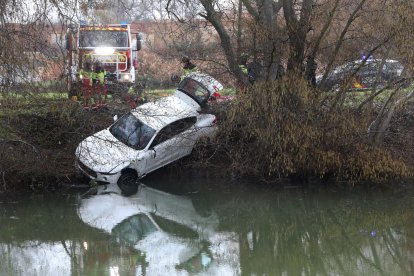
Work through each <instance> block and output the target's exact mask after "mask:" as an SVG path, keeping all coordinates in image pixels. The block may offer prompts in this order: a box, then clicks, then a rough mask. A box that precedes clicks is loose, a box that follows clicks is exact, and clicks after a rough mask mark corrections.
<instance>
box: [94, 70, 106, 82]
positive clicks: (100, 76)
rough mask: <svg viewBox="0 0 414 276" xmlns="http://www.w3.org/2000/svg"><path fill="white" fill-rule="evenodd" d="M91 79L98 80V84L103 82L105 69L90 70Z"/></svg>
mask: <svg viewBox="0 0 414 276" xmlns="http://www.w3.org/2000/svg"><path fill="white" fill-rule="evenodd" d="M92 79H94V80H98V81H99V83H100V84H104V83H105V71H104V70H103V71H100V72H92Z"/></svg>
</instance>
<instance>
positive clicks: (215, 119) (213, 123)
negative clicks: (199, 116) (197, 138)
mask: <svg viewBox="0 0 414 276" xmlns="http://www.w3.org/2000/svg"><path fill="white" fill-rule="evenodd" d="M215 124H217V118H214V120H213V122H211V125H212V126H214V125H215Z"/></svg>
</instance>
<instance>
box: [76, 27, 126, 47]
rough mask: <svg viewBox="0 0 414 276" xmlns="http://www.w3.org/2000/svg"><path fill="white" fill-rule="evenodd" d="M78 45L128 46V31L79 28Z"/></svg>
mask: <svg viewBox="0 0 414 276" xmlns="http://www.w3.org/2000/svg"><path fill="white" fill-rule="evenodd" d="M79 47H128V32H125V31H109V30H81V31H80V35H79Z"/></svg>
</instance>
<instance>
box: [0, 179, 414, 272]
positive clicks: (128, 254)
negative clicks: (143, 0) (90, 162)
mask: <svg viewBox="0 0 414 276" xmlns="http://www.w3.org/2000/svg"><path fill="white" fill-rule="evenodd" d="M143 180H144V181H143V182H142V184H141V185H140V187H139V189H138V192H137V193H136V194H134V195H132V196H128V197H125V196H122V195H121V194H120V191H119V190H118V188H117V187H116V186H115V185H112V186H111V185H109V186H106V187H105V186H100V187H98V189H97V190H96V191H90V192H89V193H86V194H85V191H75V192H71V193H65V194H62V195H59V196H57V195H42V196H31V197H30V198H25V199H21V200H18V201H14V202H1V203H0V275H1V276H3V275H7V276H9V275H10V276H13V275H25V276H26V275H53V276H54V275H59V276H60V275H111V276H113V275H413V274H414V219H413V216H414V215H413V210H414V193H413V192H412V191H411V190H408V189H399V191H391V190H387V191H379V190H368V189H361V190H356V189H354V190H343V189H341V190H339V189H329V188H309V187H307V188H303V187H285V188H264V187H258V186H257V185H252V184H253V183H247V184H246V183H244V184H243V183H230V182H229V181H225V180H212V179H201V180H200V179H199V180H196V179H193V180H186V179H184V178H178V179H175V178H165V179H163V180H160V179H158V180H157V179H155V180H154V179H150V178H149V179H148V180H146V179H143ZM189 187H190V188H189ZM197 187H203V189H202V190H203V191H202V192H199V189H197Z"/></svg>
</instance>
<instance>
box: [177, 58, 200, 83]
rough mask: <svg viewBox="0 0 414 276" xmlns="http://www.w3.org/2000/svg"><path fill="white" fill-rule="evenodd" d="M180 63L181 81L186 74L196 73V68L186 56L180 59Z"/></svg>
mask: <svg viewBox="0 0 414 276" xmlns="http://www.w3.org/2000/svg"><path fill="white" fill-rule="evenodd" d="M181 63H182V64H183V73H182V74H181V80H183V79H184V78H185V77H186V76H187V75H188V74H190V73H192V72H197V71H198V68H197V66H196V65H195V64H194V63H192V62H191V61H190V59H189V58H188V57H186V56H184V57H183V58H182V59H181Z"/></svg>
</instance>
